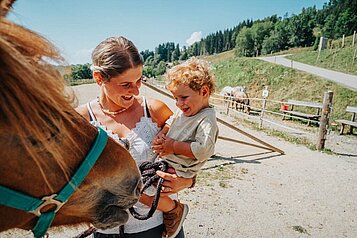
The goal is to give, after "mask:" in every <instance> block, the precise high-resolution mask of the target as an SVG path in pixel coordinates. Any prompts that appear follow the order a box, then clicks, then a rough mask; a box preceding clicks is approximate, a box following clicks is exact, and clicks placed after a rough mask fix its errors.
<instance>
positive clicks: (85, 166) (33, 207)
mask: <svg viewBox="0 0 357 238" xmlns="http://www.w3.org/2000/svg"><path fill="white" fill-rule="evenodd" d="M97 129H98V135H97V138H96V140H95V142H94V144H93V146H92V148H91V150H90V151H89V153H88V154H87V157H86V158H85V159H84V161H83V162H82V164H81V165H80V166H79V168H78V170H77V171H76V173H75V174H74V175H73V176H72V178H71V180H70V181H69V182H68V183H67V184H66V185H65V186H64V187H63V188H62V190H61V191H60V192H59V193H58V194H52V195H49V196H44V197H42V198H41V199H39V198H36V197H32V196H29V195H26V194H23V193H21V192H17V191H15V190H12V189H9V188H6V187H4V186H1V185H0V205H4V206H7V207H12V208H16V209H19V210H22V211H25V212H28V213H32V214H34V215H36V216H38V217H39V218H38V220H37V223H36V225H35V226H34V228H33V229H32V232H33V234H34V236H35V238H40V237H43V236H44V235H45V234H46V232H47V230H48V229H49V227H50V226H51V223H52V221H53V219H54V218H55V215H56V213H57V212H58V210H59V209H60V208H61V207H62V206H63V205H64V204H65V203H66V202H67V201H68V199H69V198H70V197H71V195H72V194H73V193H74V192H75V191H76V189H77V188H78V186H79V185H80V184H81V183H82V181H83V180H84V178H85V177H86V176H87V175H88V173H89V171H90V170H91V169H92V167H93V165H94V164H95V162H96V161H97V159H98V158H99V156H100V154H101V153H102V151H103V150H104V147H105V145H106V144H107V141H108V135H107V133H106V132H105V131H104V130H103V129H101V128H99V127H98V128H97ZM47 205H55V206H56V209H54V210H52V211H48V212H45V213H42V212H41V209H42V208H43V207H45V206H47Z"/></svg>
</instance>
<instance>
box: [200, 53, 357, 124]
mask: <svg viewBox="0 0 357 238" xmlns="http://www.w3.org/2000/svg"><path fill="white" fill-rule="evenodd" d="M204 58H205V59H206V60H208V61H210V62H212V64H213V67H214V71H215V75H216V79H217V86H218V88H219V89H218V90H220V89H222V88H223V87H224V86H227V85H228V86H246V88H247V92H248V95H249V97H257V98H261V94H262V90H263V86H269V91H270V94H269V98H268V99H270V100H279V101H287V100H288V99H295V100H303V101H315V102H322V100H323V95H324V92H326V91H327V90H331V91H333V92H334V96H333V108H334V110H333V114H332V119H333V120H335V119H340V118H346V119H349V117H350V115H345V112H344V110H345V108H346V106H347V105H357V92H354V91H352V90H349V89H346V88H344V87H341V86H340V85H337V84H336V83H333V82H330V81H327V80H325V79H323V78H320V77H317V76H314V75H311V74H308V73H304V72H301V71H298V70H295V69H291V68H286V67H283V66H279V65H275V64H271V63H267V62H263V61H260V60H257V59H255V58H246V57H235V56H234V52H233V51H229V52H224V53H221V54H216V55H212V56H206V57H204ZM270 109H272V110H279V108H270Z"/></svg>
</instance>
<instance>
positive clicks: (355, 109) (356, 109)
mask: <svg viewBox="0 0 357 238" xmlns="http://www.w3.org/2000/svg"><path fill="white" fill-rule="evenodd" d="M346 112H351V113H352V117H351V120H350V121H349V120H342V119H341V120H336V122H338V123H340V124H341V130H340V135H342V134H343V130H344V129H345V126H346V125H349V126H350V131H349V134H352V133H353V128H354V127H357V122H356V121H355V119H356V113H357V107H350V106H348V107H347V108H346Z"/></svg>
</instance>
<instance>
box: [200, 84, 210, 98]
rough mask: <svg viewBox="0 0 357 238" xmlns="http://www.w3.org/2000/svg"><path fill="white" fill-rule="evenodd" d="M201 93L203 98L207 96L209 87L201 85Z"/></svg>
mask: <svg viewBox="0 0 357 238" xmlns="http://www.w3.org/2000/svg"><path fill="white" fill-rule="evenodd" d="M201 93H202V96H204V97H207V96H209V87H208V86H207V85H203V86H202V88H201Z"/></svg>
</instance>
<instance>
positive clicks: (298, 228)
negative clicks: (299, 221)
mask: <svg viewBox="0 0 357 238" xmlns="http://www.w3.org/2000/svg"><path fill="white" fill-rule="evenodd" d="M292 228H293V230H294V231H297V232H299V233H303V234H307V235H310V234H309V232H307V230H306V229H305V228H304V227H302V226H293V227H292Z"/></svg>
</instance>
